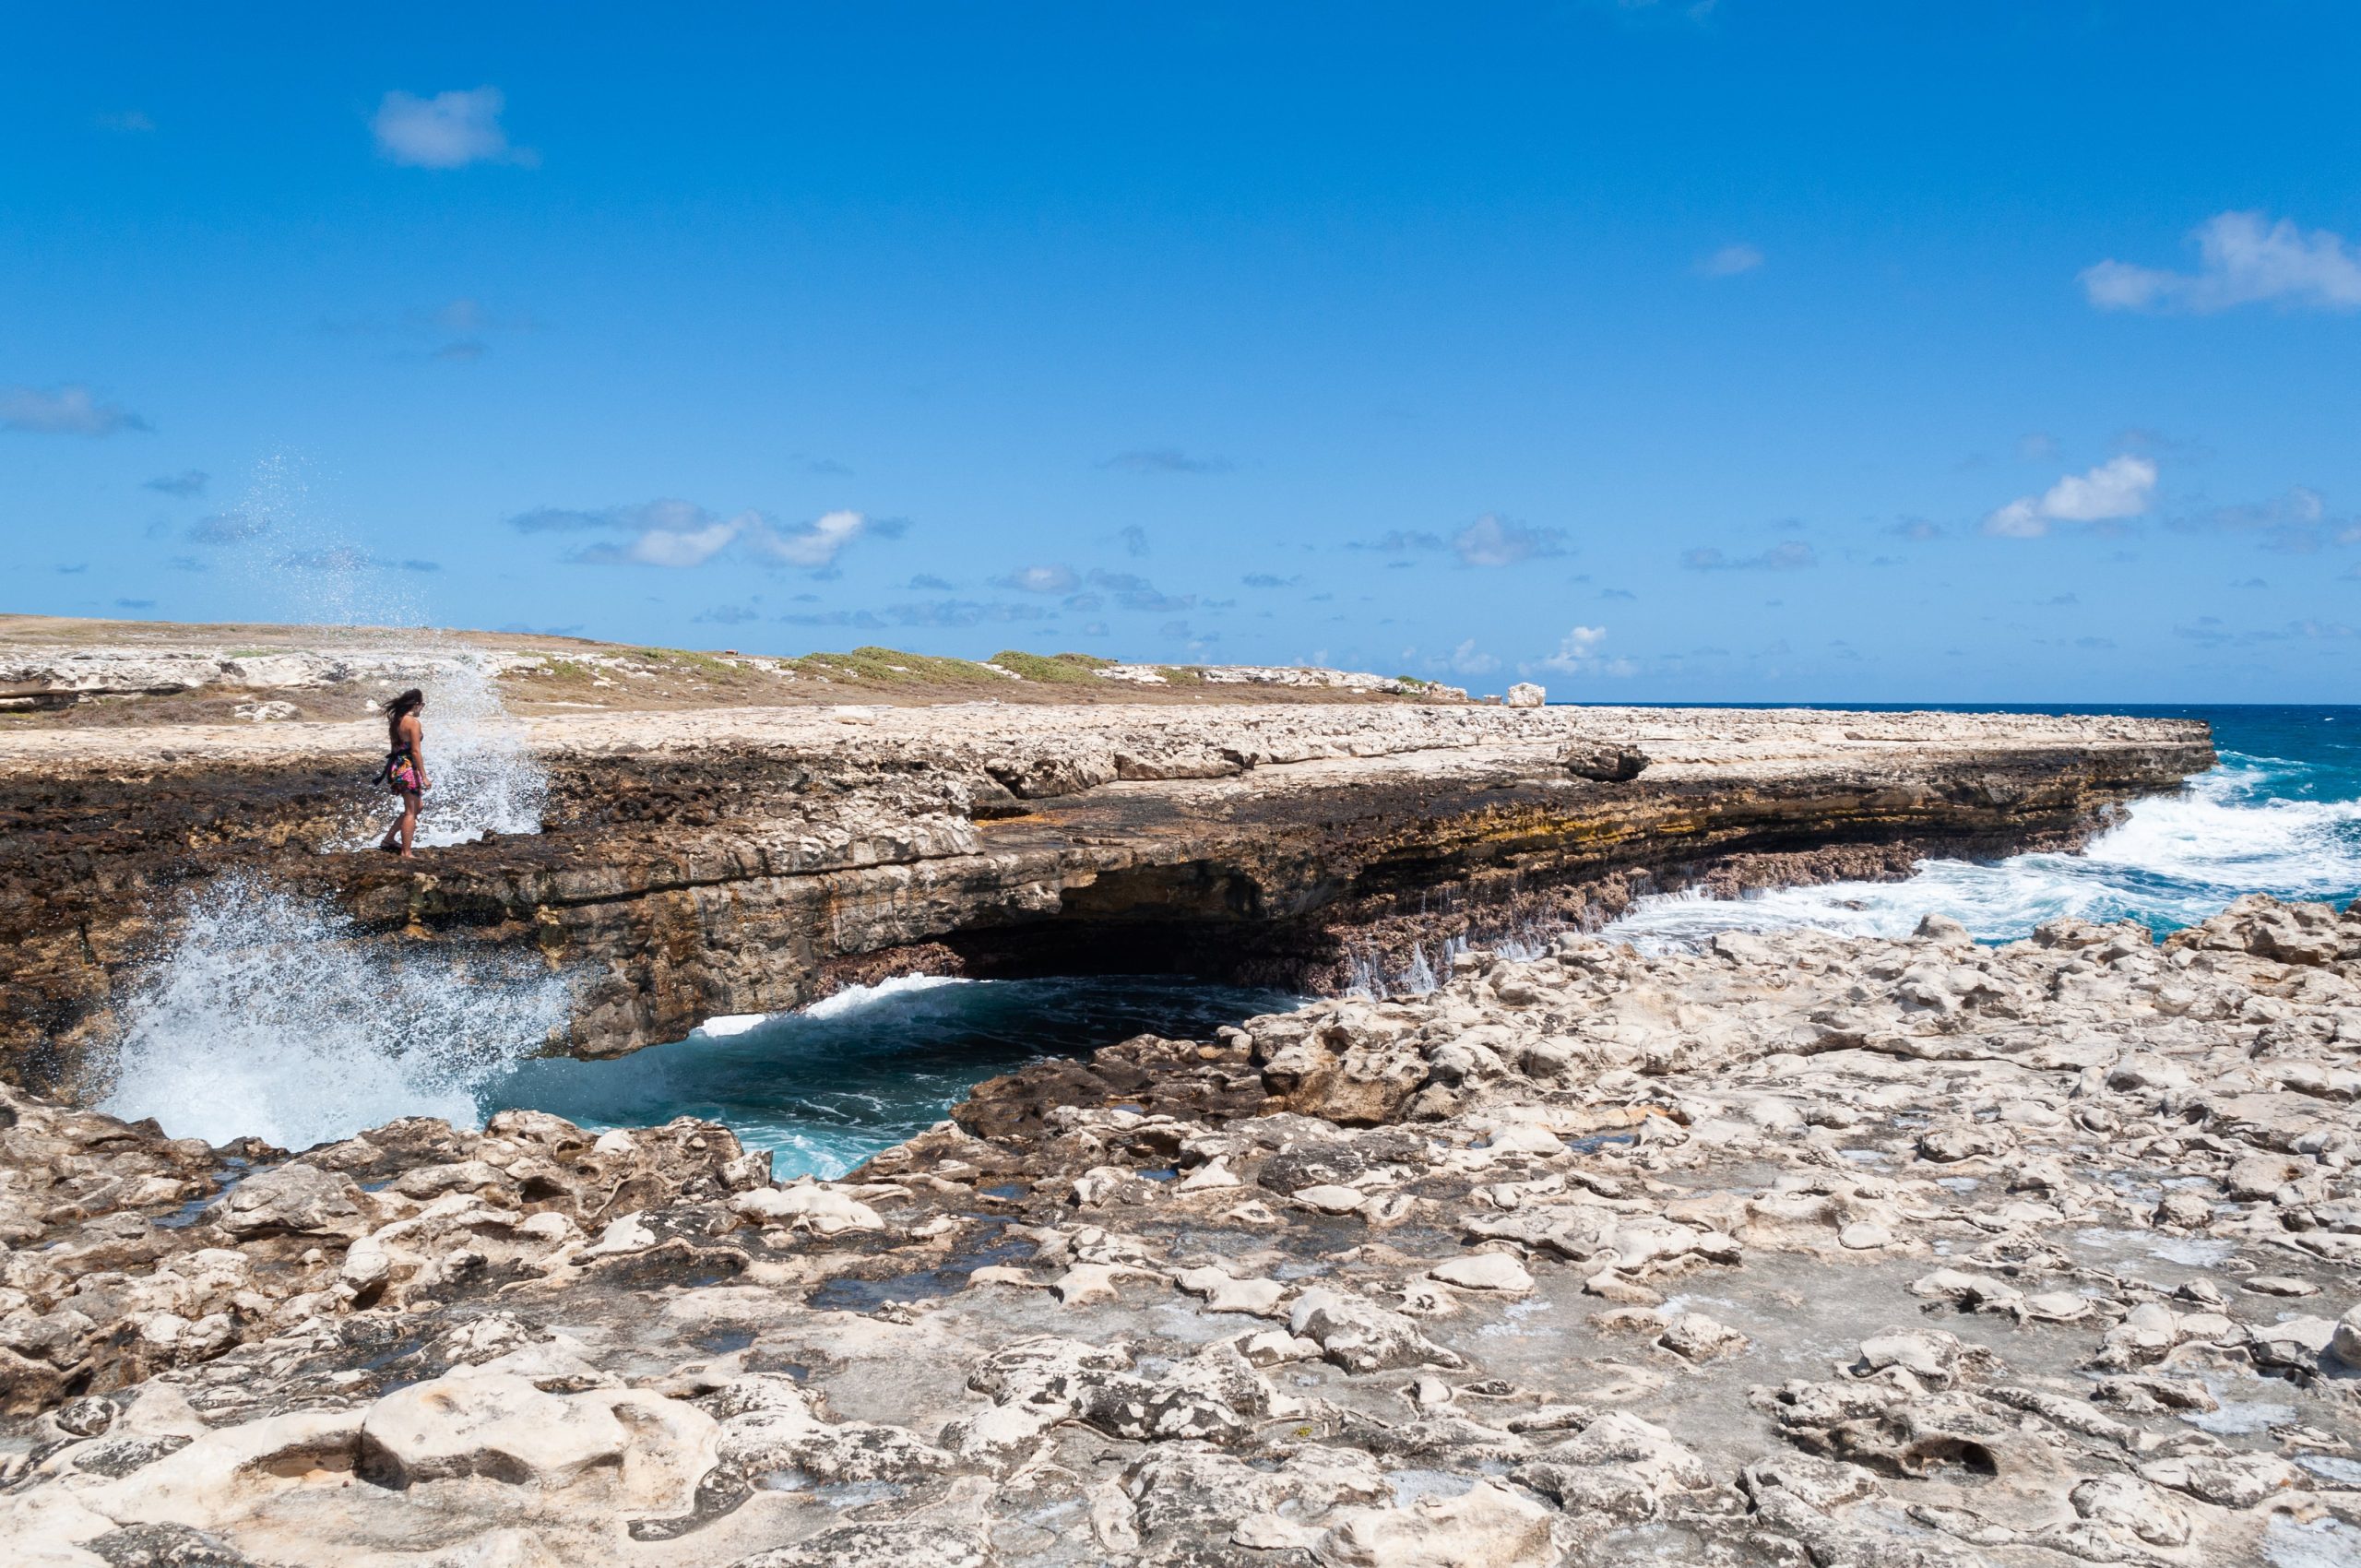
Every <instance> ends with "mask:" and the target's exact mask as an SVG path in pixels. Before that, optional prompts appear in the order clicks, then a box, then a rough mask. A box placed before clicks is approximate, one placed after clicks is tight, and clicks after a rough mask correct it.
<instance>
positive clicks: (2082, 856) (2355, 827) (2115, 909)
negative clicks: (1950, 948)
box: [1605, 752, 2361, 952]
mask: <svg viewBox="0 0 2361 1568" xmlns="http://www.w3.org/2000/svg"><path fill="white" fill-rule="evenodd" d="M2222 761H2223V766H2220V767H2217V768H2216V769H2214V770H2213V772H2211V773H2207V774H2204V775H2202V776H2201V777H2200V778H2196V779H2194V780H2192V781H2191V782H2190V784H2189V788H2188V789H2187V790H2183V791H2181V792H2180V793H2178V794H2175V795H2165V796H2158V797H2155V798H2153V799H2150V800H2144V801H2139V802H2134V803H2133V805H2132V806H2131V808H2130V815H2129V817H2128V818H2127V819H2126V820H2125V821H2124V822H2123V823H2121V824H2120V825H2118V826H2115V827H2113V828H2110V829H2108V830H2107V831H2106V832H2105V833H2103V834H2101V835H2100V836H2099V837H2096V838H2094V839H2093V840H2092V841H2091V843H2090V844H2089V845H2088V846H2087V847H2086V848H2085V849H2083V850H2082V852H2081V853H2079V854H2029V855H2013V856H2011V857H2010V858H2009V859H2007V860H2004V861H1999V862H1998V863H1995V864H1973V863H1970V862H1968V861H1951V860H1931V861H1920V862H1919V865H1918V869H1917V871H1916V873H1915V874H1914V875H1912V876H1910V877H1909V878H1907V879H1906V880H1904V881H1901V882H1832V883H1823V884H1821V885H1817V886H1811V887H1780V888H1771V889H1766V890H1764V891H1762V892H1759V893H1750V894H1748V895H1746V896H1745V897H1739V898H1709V897H1704V896H1703V895H1702V894H1700V893H1696V892H1693V891H1691V892H1686V893H1673V894H1665V895H1661V896H1658V897H1648V898H1643V899H1641V900H1639V902H1638V903H1636V904H1635V905H1633V906H1632V909H1631V912H1630V913H1629V914H1627V915H1626V916H1624V917H1623V918H1622V919H1621V920H1619V921H1615V922H1613V923H1612V924H1611V925H1609V926H1608V927H1607V929H1606V932H1605V934H1606V935H1608V936H1609V937H1613V938H1616V939H1619V940H1621V941H1627V942H1630V943H1632V944H1634V945H1636V946H1638V947H1639V948H1640V949H1641V950H1642V951H1643V952H1656V951H1663V950H1665V949H1667V948H1672V947H1680V946H1693V945H1695V944H1699V943H1701V942H1703V941H1706V940H1708V939H1710V938H1711V937H1712V936H1713V935H1714V933H1715V932H1722V931H1772V930H1778V929H1781V928H1786V927H1795V926H1812V927H1817V928H1819V929H1821V930H1824V931H1833V932H1844V933H1846V934H1850V935H1856V936H1881V937H1898V936H1906V935H1908V934H1909V933H1910V932H1912V931H1913V930H1915V929H1916V926H1917V924H1918V922H1919V921H1920V920H1922V919H1923V918H1924V917H1926V916H1927V915H1929V914H1940V915H1946V916H1949V917H1950V918H1951V919H1952V920H1955V921H1960V922H1961V923H1962V924H1963V925H1964V926H1966V927H1967V929H1968V931H1969V932H1971V933H1973V934H1974V935H1975V937H1977V938H1978V939H1979V940H1981V941H1986V942H2007V941H2012V940H2014V939H2016V938H2018V937H2022V936H2025V935H2028V934H2030V933H2031V932H2032V931H2033V929H2034V928H2035V926H2037V925H2040V924H2042V923H2043V922H2044V921H2053V920H2058V919H2061V918H2066V917H2072V918H2075V919H2079V920H2086V921H2120V920H2133V921H2141V922H2142V923H2143V924H2145V925H2147V926H2149V927H2150V928H2151V929H2152V930H2154V931H2157V932H2165V931H2170V930H2174V929H2177V928H2178V927H2181V926H2186V925H2193V924H2195V923H2197V922H2198V921H2203V920H2205V919H2207V918H2208V917H2210V916H2213V915H2215V914H2218V913H2220V912H2221V910H2222V909H2223V908H2224V907H2225V905H2227V904H2229V903H2230V902H2231V900H2233V899H2235V898H2236V897H2239V896H2240V895H2242V894H2246V893H2255V892H2267V893H2271V894H2273V895H2275V896H2277V897H2283V898H2325V899H2331V900H2335V901H2339V902H2342V901H2343V900H2346V899H2349V898H2351V897H2354V896H2355V893H2356V892H2361V802H2356V801H2352V800H2304V799H2290V798H2286V797H2284V796H2280V795H2275V794H2274V793H2273V791H2274V790H2280V789H2284V788H2287V787H2288V786H2289V784H2290V782H2291V779H2290V778H2289V776H2288V774H2287V773H2286V771H2285V770H2286V769H2287V768H2290V767H2295V766H2299V765H2294V764H2287V763H2284V762H2282V761H2280V759H2275V758H2270V757H2256V756H2245V755H2241V754H2237V753H2235V752H2225V753H2224V754H2223V758H2222ZM2273 765H2276V766H2273ZM2293 782H2296V783H2298V784H2299V785H2300V782H2301V781H2300V780H2294V781H2293Z"/></svg>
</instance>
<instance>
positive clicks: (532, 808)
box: [388, 654, 550, 846]
mask: <svg viewBox="0 0 2361 1568" xmlns="http://www.w3.org/2000/svg"><path fill="white" fill-rule="evenodd" d="M419 687H420V689H421V690H422V691H424V692H425V694H426V713H425V719H426V721H427V722H428V724H429V725H430V726H431V728H430V729H429V730H428V731H427V736H426V748H425V749H426V772H427V777H428V778H430V779H431V780H433V785H434V788H433V790H430V791H429V792H428V793H427V796H426V809H425V810H424V812H423V813H421V814H420V817H419V821H418V837H417V840H416V841H417V842H418V843H420V844H424V845H430V846H433V845H445V844H466V843H470V842H472V841H474V840H475V839H477V838H479V837H482V836H483V835H484V834H486V833H499V834H516V833H539V832H540V830H541V812H542V810H543V809H544V808H545V807H546V806H547V805H548V804H549V793H550V785H549V775H548V774H547V773H545V772H543V771H542V769H541V765H540V763H539V762H538V761H536V760H535V759H534V756H533V754H532V752H531V751H530V750H529V749H528V747H527V746H526V744H525V736H524V732H523V731H522V729H521V728H520V727H519V726H518V725H517V724H516V721H515V720H514V719H510V718H509V715H508V709H507V707H506V706H505V705H504V704H503V703H502V702H501V700H500V684H499V683H498V682H497V681H496V680H495V679H494V678H493V677H492V671H491V670H490V668H489V666H488V664H487V663H486V661H485V660H484V659H482V658H481V657H480V656H477V655H473V654H461V655H459V656H458V657H457V658H456V659H437V660H435V661H434V663H433V666H432V668H431V671H429V672H428V673H426V674H424V675H422V676H421V679H420V681H419ZM388 799H389V801H390V800H391V797H388ZM397 812H398V807H397V806H392V807H389V814H397Z"/></svg>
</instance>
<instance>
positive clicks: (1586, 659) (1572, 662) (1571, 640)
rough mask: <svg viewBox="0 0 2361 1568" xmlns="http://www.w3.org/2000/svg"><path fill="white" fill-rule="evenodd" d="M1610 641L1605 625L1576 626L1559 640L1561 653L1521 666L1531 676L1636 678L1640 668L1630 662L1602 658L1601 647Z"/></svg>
mask: <svg viewBox="0 0 2361 1568" xmlns="http://www.w3.org/2000/svg"><path fill="white" fill-rule="evenodd" d="M1606 640H1607V628H1606V627H1604V626H1576V627H1575V628H1574V629H1573V630H1572V631H1571V632H1568V633H1567V634H1566V635H1565V636H1562V637H1560V638H1559V639H1558V651H1557V652H1555V653H1553V654H1551V655H1549V656H1548V658H1547V659H1540V660H1537V661H1536V662H1535V663H1532V664H1525V665H1520V666H1518V669H1519V670H1520V671H1521V672H1523V673H1525V674H1527V675H1531V674H1535V673H1536V672H1537V671H1544V670H1554V671H1557V672H1558V673H1559V674H1560V675H1636V674H1638V673H1639V670H1640V667H1639V666H1638V665H1636V664H1634V663H1632V662H1631V660H1630V659H1602V658H1600V657H1599V651H1598V648H1599V645H1600V644H1601V643H1603V642H1605V641H1606Z"/></svg>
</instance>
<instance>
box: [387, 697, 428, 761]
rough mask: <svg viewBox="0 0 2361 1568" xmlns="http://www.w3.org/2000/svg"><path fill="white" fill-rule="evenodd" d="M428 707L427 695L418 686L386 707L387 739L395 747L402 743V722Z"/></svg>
mask: <svg viewBox="0 0 2361 1568" xmlns="http://www.w3.org/2000/svg"><path fill="white" fill-rule="evenodd" d="M425 706H426V694H425V693H424V692H421V691H420V690H419V689H418V688H417V687H416V686H412V687H411V688H410V689H409V690H408V691H406V692H404V693H403V694H402V695H399V696H397V697H396V698H395V699H394V700H393V701H391V702H389V703H387V704H386V740H387V741H388V742H391V743H392V744H393V745H394V746H396V747H399V746H400V745H401V743H402V720H403V719H408V718H409V716H410V715H411V714H413V713H416V712H417V711H418V710H419V709H420V708H421V707H425Z"/></svg>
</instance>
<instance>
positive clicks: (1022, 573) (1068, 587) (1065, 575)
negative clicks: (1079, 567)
mask: <svg viewBox="0 0 2361 1568" xmlns="http://www.w3.org/2000/svg"><path fill="white" fill-rule="evenodd" d="M1076 580H1077V579H1076V578H1075V576H1074V568H1073V567H1071V566H1024V567H1020V568H1018V569H1017V570H1015V571H1014V572H1011V573H1009V574H1008V576H1004V577H995V578H993V579H992V581H993V582H994V583H995V584H996V585H997V586H999V587H1001V588H1017V589H1021V590H1022V591H1024V592H1026V593H1071V592H1073V591H1074V583H1075V582H1076Z"/></svg>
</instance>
